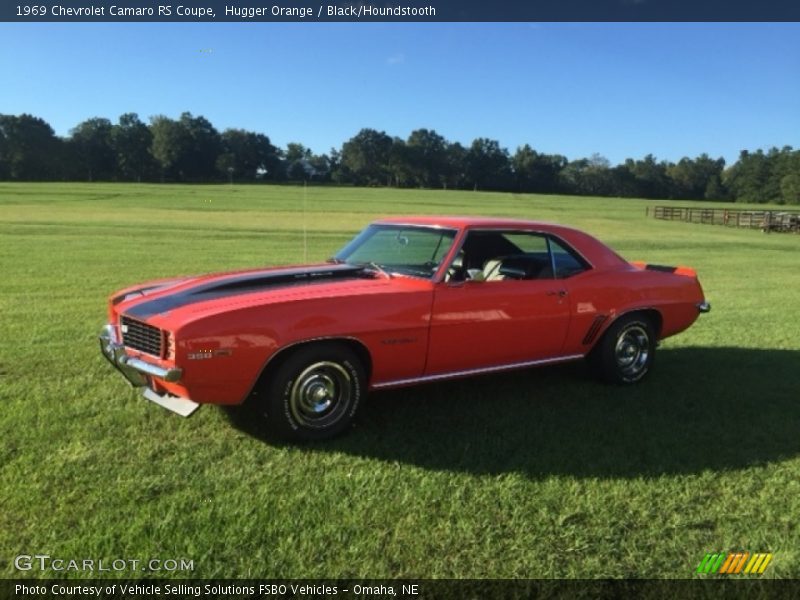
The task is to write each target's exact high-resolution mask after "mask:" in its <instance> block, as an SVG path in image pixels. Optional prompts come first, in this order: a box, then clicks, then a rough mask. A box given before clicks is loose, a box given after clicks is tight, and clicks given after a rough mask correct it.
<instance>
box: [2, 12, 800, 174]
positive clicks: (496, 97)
mask: <svg viewBox="0 0 800 600" xmlns="http://www.w3.org/2000/svg"><path fill="white" fill-rule="evenodd" d="M0 81H1V82H2V84H1V85H0V113H6V114H8V113H11V114H18V113H22V112H28V113H32V114H34V115H37V116H40V117H42V118H44V119H45V120H47V121H48V122H49V123H50V124H51V125H52V126H53V128H54V129H55V130H56V133H57V134H59V135H66V134H68V132H69V129H70V128H71V127H73V126H74V125H76V124H77V123H79V122H80V121H82V120H84V119H87V118H90V117H94V116H103V117H108V118H110V119H112V120H114V121H115V120H116V119H117V117H118V116H119V115H120V114H122V113H124V112H137V113H139V115H140V117H142V118H143V119H145V120H146V119H147V118H148V117H150V116H152V115H156V114H165V115H168V116H171V117H178V116H179V115H180V113H181V112H183V111H190V112H192V113H193V114H195V115H198V114H200V115H203V116H205V117H206V118H208V119H209V120H210V121H211V122H212V123H213V124H214V125H215V126H216V127H217V128H218V129H219V130H223V129H225V128H227V127H243V128H246V129H250V130H254V131H258V132H262V133H266V134H267V135H269V136H270V138H271V139H272V141H273V143H275V144H278V145H281V146H285V144H286V143H288V142H292V141H297V142H301V143H303V144H305V145H306V146H309V147H310V148H312V149H313V150H314V151H316V152H327V151H328V150H329V149H330V148H331V147H332V146H335V147H337V148H338V147H340V146H341V144H342V142H343V141H345V140H346V139H348V138H349V137H351V136H353V135H354V134H355V133H357V132H358V130H359V129H360V128H362V127H373V128H376V129H380V130H384V131H386V132H387V133H389V134H390V135H397V136H400V137H403V138H406V137H407V136H408V134H409V133H410V132H411V131H412V130H413V129H416V128H420V127H427V128H433V129H436V131H438V132H439V133H440V134H442V135H444V136H445V137H446V138H448V139H449V140H451V141H459V142H461V143H463V144H465V145H466V144H469V143H470V142H471V141H472V139H474V138H475V137H490V138H493V139H497V140H499V141H500V143H501V145H503V146H505V147H507V148H509V150H510V151H512V152H513V150H514V149H515V148H516V147H517V146H518V145H521V144H524V143H529V144H531V145H532V146H533V147H534V148H536V149H537V150H539V151H543V152H548V153H560V154H564V155H566V156H567V157H568V158H570V159H574V158H580V157H584V156H589V155H591V154H592V153H595V152H597V153H600V154H602V155H604V156H606V157H607V158H609V159H610V160H611V161H612V163H617V162H619V161H622V160H624V159H625V158H626V157H634V158H641V157H642V156H644V155H645V154H647V153H651V152H652V153H653V154H655V155H656V156H657V157H658V158H660V159H662V158H663V159H668V160H678V159H680V158H681V157H682V156H686V155H688V156H696V155H697V154H699V153H701V152H708V153H709V154H711V155H712V156H714V157H717V156H723V157H724V158H725V159H726V160H727V161H728V162H729V163H730V162H732V161H734V160H735V159H736V157H737V156H738V154H739V151H740V150H741V149H750V150H753V149H756V148H767V147H770V146H773V145H777V146H783V145H787V144H788V145H792V146H794V147H798V146H800V24H796V23H795V24H791V23H790V24H756V23H739V24H699V23H698V24H669V23H656V24H646V23H628V24H603V23H588V24H576V23H543V24H534V23H496V24H492V23H425V24H411V23H400V24H379V23H341V24H340V23H211V24H199V23H197V24H194V23H193V24H177V23H134V24H116V23H102V24H68V23H60V24H20V23H16V24H9V23H3V24H0Z"/></svg>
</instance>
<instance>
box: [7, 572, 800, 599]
mask: <svg viewBox="0 0 800 600" xmlns="http://www.w3.org/2000/svg"><path fill="white" fill-rule="evenodd" d="M798 595H800V581H798V580H789V581H787V580H774V579H746V580H745V579H729V578H716V577H714V578H705V577H702V578H700V577H698V578H696V579H678V580H674V579H672V580H670V579H658V580H642V579H635V580H625V579H613V580H597V579H591V580H579V579H575V580H553V579H544V580H542V579H539V580H536V579H534V580H530V579H526V580H504V579H498V580H491V579H490V580H475V579H437V580H430V579H428V580H392V579H387V580H336V579H331V580H213V581H212V580H188V579H186V580H137V581H124V580H113V579H96V580H85V579H84V580H78V579H76V580H2V581H0V597H1V598H3V599H4V600H32V599H37V598H38V599H45V598H46V599H50V598H59V599H65V598H104V599H113V600H116V599H119V600H139V599H141V600H144V599H148V600H157V599H159V598H168V599H175V600H195V599H197V598H226V599H231V600H238V599H242V600H244V599H259V600H268V599H271V598H298V599H306V600H316V599H321V598H341V599H343V600H351V599H352V600H356V599H367V598H369V599H375V600H377V599H379V598H380V599H383V598H393V599H397V600H423V599H425V600H431V599H437V598H442V599H454V600H456V599H457V600H471V599H474V600H484V599H491V598H512V599H514V598H520V599H521V598H548V599H558V598H565V599H567V598H568V599H569V600H573V599H582V598H586V599H589V598H591V599H592V600H598V599H599V600H602V599H606V598H607V599H609V600H611V599H615V600H616V599H618V598H670V599H673V598H709V599H711V598H714V599H715V600H717V599H725V598H748V599H750V600H758V599H760V598H764V599H766V598H769V599H778V600H780V599H782V598H787V599H788V598H796V597H797V596H798Z"/></svg>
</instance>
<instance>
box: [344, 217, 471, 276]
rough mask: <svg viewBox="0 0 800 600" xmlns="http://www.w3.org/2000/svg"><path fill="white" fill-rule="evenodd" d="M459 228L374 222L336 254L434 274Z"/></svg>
mask: <svg viewBox="0 0 800 600" xmlns="http://www.w3.org/2000/svg"><path fill="white" fill-rule="evenodd" d="M455 236H456V231H455V230H454V229H440V228H435V227H418V226H413V225H370V226H369V227H367V228H366V229H365V230H364V231H362V232H361V233H359V234H358V235H357V236H356V237H355V238H354V239H353V241H351V242H350V243H349V244H347V245H346V246H345V247H344V248H342V249H341V250H340V251H339V253H338V254H337V255H336V256H335V257H334V258H335V259H336V260H337V261H341V262H346V263H348V264H351V265H370V264H371V265H374V266H375V267H377V268H379V269H383V270H385V271H389V272H393V273H401V274H404V275H413V276H414V277H428V278H430V277H433V275H434V274H435V273H436V269H437V268H438V267H439V263H440V262H441V261H442V259H443V258H444V257H445V256H446V255H447V252H448V250H450V246H452V245H453V240H454V239H455Z"/></svg>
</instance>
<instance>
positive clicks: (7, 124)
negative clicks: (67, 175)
mask: <svg viewBox="0 0 800 600" xmlns="http://www.w3.org/2000/svg"><path fill="white" fill-rule="evenodd" d="M0 140H2V145H0V163H2V167H0V174H3V176H5V177H8V178H9V179H20V180H27V181H41V180H47V179H54V178H58V177H59V176H60V175H61V174H62V172H63V152H62V143H61V140H59V139H58V138H57V137H56V136H55V133H54V132H53V128H52V127H50V125H48V124H47V123H46V122H45V121H44V120H43V119H40V118H39V117H34V116H32V115H28V114H22V115H19V116H15V115H0Z"/></svg>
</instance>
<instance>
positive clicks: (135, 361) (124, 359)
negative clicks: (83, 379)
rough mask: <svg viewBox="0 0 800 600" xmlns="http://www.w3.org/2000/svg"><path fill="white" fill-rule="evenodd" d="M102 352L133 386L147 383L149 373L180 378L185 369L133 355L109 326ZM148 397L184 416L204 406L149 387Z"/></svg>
mask: <svg viewBox="0 0 800 600" xmlns="http://www.w3.org/2000/svg"><path fill="white" fill-rule="evenodd" d="M99 340H100V352H102V354H103V356H105V357H106V359H107V360H108V362H110V363H111V364H112V366H113V367H114V368H115V369H117V371H119V372H120V373H122V375H123V377H125V379H127V380H128V382H129V383H130V384H131V385H132V386H133V387H145V386H147V383H148V382H147V376H148V375H150V376H151V377H155V378H157V379H161V380H163V381H168V382H174V381H179V380H180V378H181V375H182V374H183V371H182V370H181V369H179V368H177V367H173V368H171V369H165V368H163V367H159V366H158V365H154V364H152V363H149V362H147V361H144V360H141V359H139V358H133V357H132V356H128V355H127V354H126V353H125V348H124V346H123V345H122V344H121V343H120V342H119V340H117V336H116V333H115V331H114V328H113V327H112V326H111V325H106V326H105V327H103V330H102V331H101V332H100V336H99ZM143 393H144V397H145V398H147V399H148V400H150V401H151V402H155V403H156V404H158V405H159V406H163V407H164V408H167V409H169V410H171V411H172V412H174V413H177V414H179V415H181V416H184V417H188V416H189V415H190V414H192V413H193V412H194V411H195V410H197V408H198V407H199V406H200V405H199V404H197V403H196V402H194V401H192V400H189V399H188V398H180V397H178V396H170V395H169V394H158V393H156V392H154V391H153V390H151V389H150V388H148V387H145V389H144V392H143Z"/></svg>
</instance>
